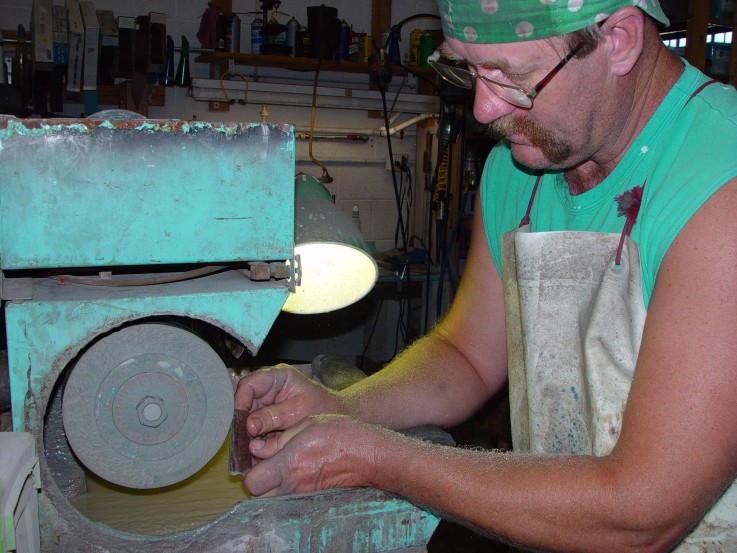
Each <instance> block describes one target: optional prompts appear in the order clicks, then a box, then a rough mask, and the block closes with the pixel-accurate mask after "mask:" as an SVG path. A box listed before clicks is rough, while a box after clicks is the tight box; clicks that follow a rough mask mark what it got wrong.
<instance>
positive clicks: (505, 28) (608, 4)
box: [437, 0, 669, 43]
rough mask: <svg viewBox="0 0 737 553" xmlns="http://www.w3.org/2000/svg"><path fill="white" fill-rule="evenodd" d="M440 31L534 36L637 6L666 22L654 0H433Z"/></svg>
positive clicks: (478, 37) (480, 38) (465, 36)
mask: <svg viewBox="0 0 737 553" xmlns="http://www.w3.org/2000/svg"><path fill="white" fill-rule="evenodd" d="M437 2H438V7H439V10H440V15H441V23H442V26H443V32H444V33H445V35H446V36H448V37H452V38H457V39H458V40H461V41H463V42H479V43H497V42H519V41H522V40H537V39H541V38H548V37H551V36H555V35H561V34H565V33H570V32H573V31H577V30H579V29H583V28H584V27H587V26H589V25H593V24H594V23H597V22H599V21H601V20H602V19H605V18H606V17H608V16H609V15H610V14H612V13H614V12H615V11H616V10H618V9H619V8H622V7H624V6H637V7H639V8H640V9H642V10H643V11H644V12H645V13H647V14H648V15H650V16H651V17H653V18H655V19H656V20H658V21H659V22H660V23H662V24H663V25H668V24H669V22H668V18H667V17H666V16H665V14H664V13H663V10H662V9H661V8H660V4H659V3H658V0H437Z"/></svg>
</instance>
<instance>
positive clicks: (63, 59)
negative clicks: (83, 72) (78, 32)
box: [51, 6, 69, 65]
mask: <svg viewBox="0 0 737 553" xmlns="http://www.w3.org/2000/svg"><path fill="white" fill-rule="evenodd" d="M51 34H52V40H53V54H52V57H53V61H54V65H67V64H68V63H69V15H68V13H67V7H66V6H53V7H52V8H51Z"/></svg>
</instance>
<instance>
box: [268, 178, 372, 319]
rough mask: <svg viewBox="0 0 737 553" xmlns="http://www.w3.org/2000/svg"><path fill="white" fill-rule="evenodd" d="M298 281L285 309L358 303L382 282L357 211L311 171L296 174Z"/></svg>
mask: <svg viewBox="0 0 737 553" xmlns="http://www.w3.org/2000/svg"><path fill="white" fill-rule="evenodd" d="M294 243H295V245H294V256H295V259H298V262H297V271H298V274H297V286H296V287H295V291H294V292H293V293H291V294H289V297H288V298H287V301H286V302H285V304H284V307H283V308H282V311H286V312H288V313H301V314H310V313H326V312H328V311H334V310H336V309H341V308H342V307H346V306H348V305H351V304H352V303H355V302H356V301H358V300H360V299H361V298H363V297H364V296H365V295H366V294H368V293H369V292H370V291H371V289H372V288H373V287H374V284H376V280H377V279H378V275H379V268H378V266H377V265H376V261H375V260H374V258H373V257H372V256H371V255H370V254H369V253H368V247H367V245H366V241H365V240H364V239H363V236H362V235H361V231H360V229H359V228H358V227H357V226H356V224H355V223H354V222H353V220H352V219H351V217H350V216H349V215H348V214H347V213H345V212H344V211H343V210H341V209H340V208H339V207H337V206H336V205H335V204H334V203H333V200H332V198H331V196H330V193H329V192H328V190H327V189H326V188H325V186H324V185H323V184H322V183H321V182H320V181H319V180H317V179H316V178H315V177H313V176H310V175H298V176H297V178H296V179H295V204H294Z"/></svg>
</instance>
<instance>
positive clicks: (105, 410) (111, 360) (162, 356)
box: [62, 323, 233, 488]
mask: <svg viewBox="0 0 737 553" xmlns="http://www.w3.org/2000/svg"><path fill="white" fill-rule="evenodd" d="M232 416H233V384H232V381H231V379H230V374H229V372H228V370H227V368H226V367H225V365H224V364H223V361H222V360H221V359H220V357H219V356H218V355H217V353H215V351H214V350H213V349H212V348H211V347H210V346H209V345H208V344H207V343H206V342H205V341H203V340H202V339H201V338H199V337H197V336H195V335H194V334H192V333H191V332H189V331H188V330H186V329H184V328H181V327H179V326H174V325H168V324H152V323H146V324H139V325H135V326H130V327H126V328H123V329H121V330H118V331H116V332H113V333H112V334H109V335H107V336H105V337H103V338H101V339H100V340H98V341H97V342H95V343H94V344H93V345H92V346H90V347H89V349H88V350H87V351H86V352H85V353H84V354H83V355H82V356H81V357H80V359H79V361H78V362H77V363H76V365H75V367H74V368H73V369H72V371H71V374H70V376H69V379H68V381H67V383H66V387H65V389H64V395H63V401H62V418H63V421H64V431H65V433H66V435H67V439H68V440H69V443H70V445H71V446H72V449H73V450H74V453H75V454H76V455H77V457H78V458H79V459H80V461H81V462H82V463H83V464H84V465H85V466H86V467H87V468H88V469H89V470H91V471H92V472H94V473H95V474H97V475H98V476H100V477H102V478H104V479H105V480H108V481H109V482H112V483H114V484H118V485H121V486H126V487H129V488H159V487H163V486H168V485H170V484H175V483H177V482H180V481H182V480H184V479H186V478H187V477H189V476H191V475H193V474H194V473H195V472H197V471H198V470H199V469H201V468H202V467H203V466H204V465H205V464H207V462H208V461H209V460H210V459H212V457H213V456H214V455H215V454H216V453H217V451H218V450H219V449H220V447H221V446H222V444H223V442H224V440H225V438H226V436H227V433H228V430H229V428H230V422H231V419H232Z"/></svg>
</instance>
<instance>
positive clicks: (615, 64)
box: [604, 6, 645, 76]
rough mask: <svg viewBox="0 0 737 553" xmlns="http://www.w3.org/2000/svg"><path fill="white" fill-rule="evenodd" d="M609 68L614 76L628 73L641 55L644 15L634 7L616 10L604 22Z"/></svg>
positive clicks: (643, 39) (643, 38)
mask: <svg viewBox="0 0 737 553" xmlns="http://www.w3.org/2000/svg"><path fill="white" fill-rule="evenodd" d="M604 29H605V32H606V33H607V35H608V37H607V44H608V45H609V49H608V55H609V62H610V67H611V68H612V72H613V74H615V75H618V76H622V75H626V74H627V73H629V72H630V71H631V70H632V68H633V67H634V66H635V63H636V62H637V60H638V59H639V58H640V55H641V54H642V49H643V45H644V41H645V14H643V13H642V10H640V9H639V8H637V7H635V6H626V7H624V8H620V9H618V10H617V11H616V12H614V13H613V14H612V15H610V16H609V17H608V18H607V20H606V21H605V22H604Z"/></svg>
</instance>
